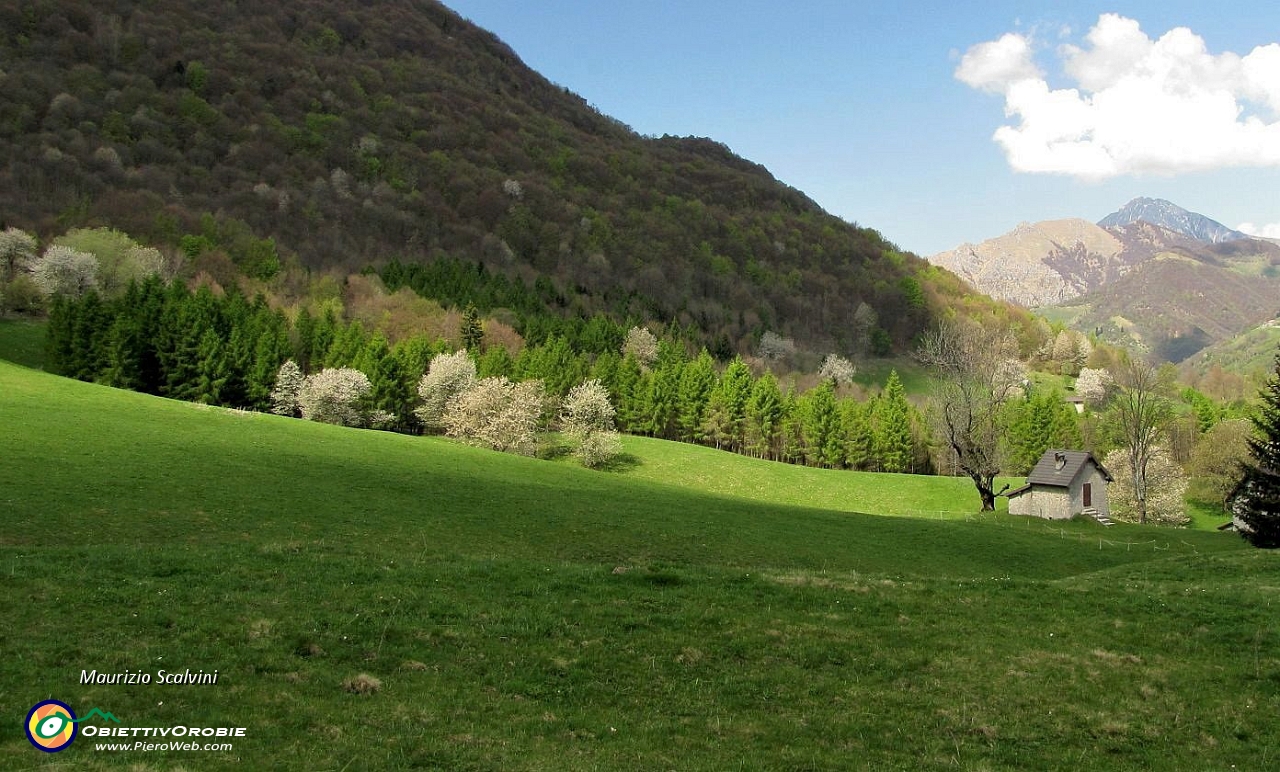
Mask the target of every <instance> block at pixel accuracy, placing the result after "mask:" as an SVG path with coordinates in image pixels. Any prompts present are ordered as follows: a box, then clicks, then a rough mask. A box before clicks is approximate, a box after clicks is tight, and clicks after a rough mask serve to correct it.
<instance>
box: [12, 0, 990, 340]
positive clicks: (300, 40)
mask: <svg viewBox="0 0 1280 772" xmlns="http://www.w3.org/2000/svg"><path fill="white" fill-rule="evenodd" d="M0 160H2V161H3V164H2V165H0V167H2V168H0V219H3V220H4V222H3V223H2V224H3V225H6V226H16V227H20V228H24V229H28V230H32V231H34V232H36V233H37V234H38V235H40V236H42V237H46V236H49V235H51V234H55V233H60V232H63V231H65V230H67V229H69V228H73V227H77V226H102V225H105V226H110V227H115V228H120V229H122V230H124V231H127V232H129V233H130V234H132V235H134V236H135V237H137V238H139V239H141V240H144V241H147V242H149V243H152V244H156V245H158V246H161V247H164V246H166V245H167V246H168V247H169V248H170V249H177V248H179V247H181V250H182V251H183V252H185V253H186V254H187V255H189V256H190V258H191V260H192V261H193V262H194V267H195V268H197V269H200V270H204V271H206V272H207V273H210V274H211V275H214V276H215V277H216V276H219V275H226V274H227V273H228V272H230V271H234V270H238V271H239V272H242V273H245V274H248V275H251V276H256V277H258V278H262V279H268V280H269V279H273V278H274V277H276V276H278V275H279V273H280V272H281V270H282V266H284V267H285V268H286V269H287V267H288V266H289V265H291V264H294V262H295V261H297V263H299V264H301V265H302V266H305V267H307V268H309V269H312V270H315V269H338V270H340V271H341V272H343V273H346V272H351V271H356V270H359V269H362V268H364V267H367V266H369V265H383V264H385V263H386V262H387V261H389V260H391V259H392V258H396V259H398V260H400V261H402V262H404V263H406V264H414V263H420V262H425V261H431V260H436V259H438V258H441V257H445V256H447V257H449V258H451V259H454V260H461V261H469V262H471V263H472V264H473V265H476V264H483V265H484V266H485V267H486V268H487V269H488V270H489V271H491V272H494V273H499V274H506V275H509V276H512V277H520V278H522V279H523V280H524V281H526V282H527V283H529V284H530V285H531V284H533V282H534V280H535V279H537V278H539V277H542V278H545V279H549V280H551V281H552V282H553V283H554V285H555V286H556V288H557V290H558V292H559V293H560V297H561V298H562V299H563V301H562V302H563V303H564V308H563V309H562V310H561V311H560V313H563V314H566V315H570V314H573V315H577V316H579V317H580V318H587V317H589V316H590V315H592V314H594V313H597V312H606V313H609V314H611V315H613V316H614V317H615V318H619V319H620V318H623V317H626V316H630V317H633V318H645V319H652V320H654V321H658V322H668V321H674V322H679V323H680V324H681V325H683V326H685V327H686V328H694V329H697V330H698V331H699V332H700V335H701V337H702V338H703V341H704V342H706V343H708V344H709V345H713V346H714V344H715V343H717V342H719V343H720V344H721V350H723V349H725V348H732V349H735V350H737V351H746V350H748V349H750V348H751V347H752V346H754V345H755V342H756V341H758V340H759V338H760V336H761V335H762V334H763V333H764V332H766V331H773V332H776V333H778V334H780V335H784V336H789V337H794V338H795V339H796V340H797V341H799V342H800V343H801V344H802V345H808V346H810V347H812V348H814V349H819V350H820V349H822V348H828V349H844V350H847V351H852V350H855V349H857V348H859V347H863V348H866V347H871V348H879V349H880V350H882V351H884V350H888V349H889V348H891V347H894V346H898V347H902V346H905V345H906V344H907V343H908V342H909V341H910V339H911V338H912V337H913V336H914V335H915V334H916V333H918V332H919V331H920V330H921V329H922V328H924V327H925V326H927V324H928V323H929V320H930V318H931V316H932V315H933V314H934V313H936V312H937V311H938V310H940V309H942V308H943V307H946V306H950V305H955V304H958V303H961V302H965V303H974V302H979V301H973V300H964V301H962V300H961V293H962V291H963V290H962V287H961V285H960V284H959V283H958V282H956V281H955V280H954V278H953V277H951V276H950V275H949V274H946V273H944V272H942V271H939V270H937V269H934V268H930V267H928V266H927V265H926V264H925V263H924V262H923V261H921V260H919V259H917V258H915V257H914V256H910V255H902V254H899V253H898V252H897V251H896V250H895V249H894V248H893V246H892V245H891V244H889V243H888V242H886V241H885V240H884V239H883V238H882V237H881V236H880V234H879V233H877V232H876V231H874V230H869V229H865V228H859V227H856V226H853V225H850V224H848V223H845V222H843V221H841V220H840V219H838V218H835V217H833V216H831V215H828V214H826V213H825V212H823V211H822V210H821V209H820V208H819V207H818V206H817V205H816V204H815V203H814V202H812V201H811V200H809V199H808V198H807V197H805V196H804V195H803V194H802V193H800V192H798V191H796V190H794V189H792V188H790V187H788V186H786V185H784V184H782V183H780V182H779V181H777V180H775V179H774V178H773V177H772V176H771V175H770V174H769V173H768V171H767V170H765V169H764V168H763V167H760V166H758V165H756V164H753V163H750V162H748V161H745V160H743V159H741V158H738V157H736V156H735V155H733V154H732V153H731V152H730V151H729V150H728V149H727V148H726V147H724V146H723V145H720V144H717V143H716V142H714V141H711V140H707V139H695V138H673V137H663V138H648V137H641V136H639V135H637V134H636V133H634V132H633V131H631V130H630V129H629V128H628V127H626V126H624V125H622V124H620V123H618V122H617V121H615V120H612V119H610V118H608V117H606V116H603V115H601V114H600V113H598V112H597V111H596V110H594V109H593V108H592V107H591V106H590V105H588V104H587V103H586V102H585V101H584V100H583V99H582V98H580V97H578V96H576V95H575V94H573V93H570V92H569V91H568V90H567V89H564V88H561V87H559V86H556V85H554V84H552V83H550V82H548V81H547V80H545V79H544V78H542V77H541V76H539V75H538V74H537V73H535V72H533V71H532V70H530V69H529V68H527V67H525V66H524V65H523V64H522V63H521V62H520V60H519V58H518V57H517V55H516V54H515V53H514V52H512V51H511V50H510V49H509V48H508V47H507V46H505V45H504V44H503V43H501V42H500V41H499V40H497V39H496V38H495V37H493V36H492V35H491V34H489V33H487V32H485V31H483V30H481V29H478V28H477V27H475V26H473V25H472V24H470V23H468V22H467V21H465V20H463V19H462V18H460V17H459V16H457V15H456V14H454V13H453V12H452V11H450V10H449V9H447V8H446V7H444V6H442V5H440V4H438V3H435V2H427V1H425V0H390V1H389V2H382V3H378V4H375V5H362V4H349V3H342V2H337V1H336V0H309V1H308V2H295V3H241V2H235V3H198V2H194V0H175V1H174V2H166V3H162V4H158V3H138V2H126V1H125V0H94V1H93V2H90V1H89V0H19V2H16V3H11V4H6V5H4V6H3V7H0ZM851 173H853V171H852V170H851Z"/></svg>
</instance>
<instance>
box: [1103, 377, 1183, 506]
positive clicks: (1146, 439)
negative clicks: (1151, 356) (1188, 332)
mask: <svg viewBox="0 0 1280 772" xmlns="http://www.w3.org/2000/svg"><path fill="white" fill-rule="evenodd" d="M1112 379H1113V380H1114V381H1115V384H1116V386H1117V387H1118V389H1117V393H1116V396H1115V398H1114V399H1113V400H1112V403H1111V404H1112V420H1113V421H1114V422H1115V425H1116V428H1117V429H1118V430H1119V431H1120V436H1121V437H1122V438H1123V439H1124V443H1125V446H1126V452H1127V456H1128V460H1129V467H1128V473H1129V475H1130V476H1131V478H1132V483H1133V497H1134V505H1135V507H1136V509H1137V514H1138V522H1139V523H1145V522H1147V472H1148V466H1149V465H1150V463H1151V458H1152V456H1153V455H1155V451H1156V447H1157V446H1158V445H1159V444H1160V441H1161V439H1162V438H1163V437H1164V434H1165V428H1166V427H1167V426H1168V424H1169V420H1170V419H1171V418H1172V417H1173V406H1172V404H1171V403H1170V401H1169V399H1168V398H1166V397H1165V396H1164V392H1166V391H1167V390H1168V389H1169V388H1170V381H1171V378H1170V377H1169V375H1168V374H1165V373H1162V372H1161V371H1160V370H1158V369H1156V368H1155V366H1153V365H1151V364H1149V363H1147V362H1143V361H1141V360H1130V361H1128V362H1125V363H1123V364H1121V365H1117V366H1116V368H1115V371H1114V372H1113V373H1112Z"/></svg>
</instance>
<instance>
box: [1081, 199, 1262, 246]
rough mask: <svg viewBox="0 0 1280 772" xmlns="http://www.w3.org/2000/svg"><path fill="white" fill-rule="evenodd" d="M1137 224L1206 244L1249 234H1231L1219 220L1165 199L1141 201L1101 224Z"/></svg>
mask: <svg viewBox="0 0 1280 772" xmlns="http://www.w3.org/2000/svg"><path fill="white" fill-rule="evenodd" d="M1138 222H1148V223H1151V224H1152V225H1158V226H1160V227H1161V228H1165V229H1167V230H1171V231H1173V232H1174V233H1179V234H1181V235H1183V236H1187V237H1189V238H1193V239H1195V240H1196V241H1201V242H1205V243H1207V244H1220V243H1222V242H1224V241H1238V240H1240V239H1247V238H1249V235H1248V234H1245V233H1241V232H1240V231H1236V230H1232V229H1230V228H1228V227H1227V226H1225V225H1223V224H1222V223H1220V222H1218V221H1217V220H1212V219H1210V218H1208V217H1205V216H1204V215H1202V214H1198V213H1196V212H1189V211H1187V210H1186V209H1183V208H1182V207H1180V206H1178V205H1177V204H1175V203H1173V202H1171V201H1166V200H1164V199H1163V198H1146V197H1142V196H1140V197H1138V198H1135V199H1133V200H1132V201H1130V202H1129V203H1127V204H1125V205H1124V206H1123V207H1121V208H1120V209H1119V211H1116V212H1112V213H1111V214H1109V215H1107V216H1106V217H1104V218H1102V219H1101V220H1099V221H1098V225H1100V226H1102V227H1103V228H1124V227H1125V226H1127V225H1132V224H1134V223H1138Z"/></svg>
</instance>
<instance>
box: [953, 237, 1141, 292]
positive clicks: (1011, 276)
mask: <svg viewBox="0 0 1280 772" xmlns="http://www.w3.org/2000/svg"><path fill="white" fill-rule="evenodd" d="M1124 248H1125V245H1124V242H1123V241H1121V240H1120V239H1119V238H1117V237H1116V236H1115V234H1113V233H1111V232H1109V231H1107V230H1105V229H1103V228H1100V227H1098V226H1097V225H1094V224H1093V223H1091V222H1089V221H1087V220H1080V219H1070V220H1049V221H1045V222H1039V223H1021V224H1019V225H1018V227H1016V228H1014V229H1013V230H1012V231H1010V232H1009V233H1006V234H1005V235H1003V236H999V237H997V238H994V239H989V240H987V241H984V242H982V243H981V244H977V245H974V244H964V245H962V246H960V247H957V248H956V249H953V250H951V251H949V252H942V253H939V254H937V255H934V256H933V257H931V258H929V261H930V262H932V263H934V264H935V265H940V266H942V267H943V268H946V269H947V270H949V271H951V272H952V273H955V274H956V275H958V276H960V277H961V278H963V279H965V280H966V281H968V282H969V283H970V284H972V285H973V286H975V287H977V288H978V289H980V290H982V291H983V292H985V293H987V294H988V295H991V296H992V297H996V298H1000V299H1002V300H1008V301H1011V302H1014V303H1017V304H1018V305H1021V306H1026V307H1028V308H1035V307H1039V306H1051V305H1056V304H1058V303H1062V302H1064V301H1067V300H1071V299H1073V298H1076V297H1079V296H1080V295H1083V294H1084V293H1086V292H1088V291H1089V290H1091V289H1093V288H1094V287H1097V286H1100V285H1101V284H1103V283H1104V282H1105V281H1107V280H1108V279H1114V278H1116V277H1117V276H1119V275H1121V274H1123V273H1124V271H1125V270H1126V268H1127V267H1128V263H1127V262H1126V261H1125V260H1124V259H1123V257H1122V254H1123V252H1124Z"/></svg>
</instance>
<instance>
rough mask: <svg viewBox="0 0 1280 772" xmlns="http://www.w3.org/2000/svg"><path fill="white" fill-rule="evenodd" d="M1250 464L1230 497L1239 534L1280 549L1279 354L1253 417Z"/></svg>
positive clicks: (1259, 544)
mask: <svg viewBox="0 0 1280 772" xmlns="http://www.w3.org/2000/svg"><path fill="white" fill-rule="evenodd" d="M1253 425H1254V430H1255V432H1254V436H1253V437H1251V438H1249V455H1250V461H1249V462H1248V463H1246V464H1245V469H1244V479H1242V480H1241V481H1240V484H1239V485H1238V486H1236V492H1235V494H1234V495H1233V496H1232V497H1231V511H1232V512H1233V514H1234V515H1235V517H1236V519H1237V521H1238V523H1239V525H1240V526H1241V527H1240V535H1241V536H1243V537H1244V538H1245V539H1246V540H1248V541H1249V543H1250V544H1252V545H1253V546H1255V547H1264V548H1267V549H1275V548H1277V547H1280V355H1277V357H1276V365H1275V374H1274V375H1272V376H1271V378H1270V379H1269V380H1268V381H1267V385H1266V386H1265V387H1264V388H1263V390H1262V406H1261V407H1260V408H1259V410H1258V412H1257V413H1256V414H1255V415H1254V416H1253Z"/></svg>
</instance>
